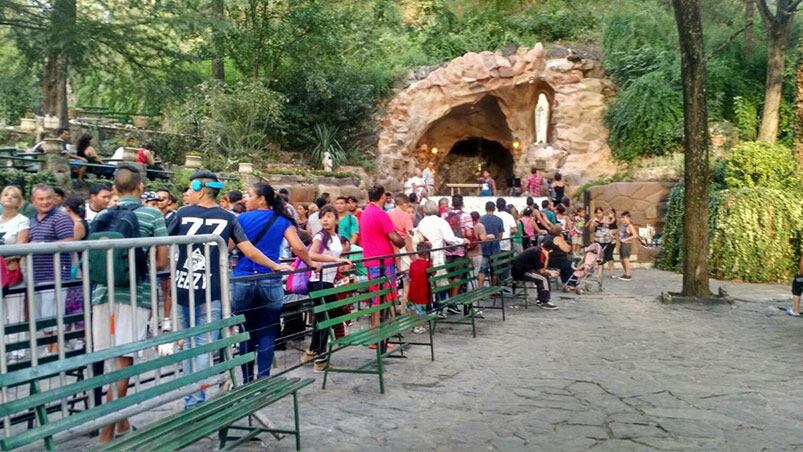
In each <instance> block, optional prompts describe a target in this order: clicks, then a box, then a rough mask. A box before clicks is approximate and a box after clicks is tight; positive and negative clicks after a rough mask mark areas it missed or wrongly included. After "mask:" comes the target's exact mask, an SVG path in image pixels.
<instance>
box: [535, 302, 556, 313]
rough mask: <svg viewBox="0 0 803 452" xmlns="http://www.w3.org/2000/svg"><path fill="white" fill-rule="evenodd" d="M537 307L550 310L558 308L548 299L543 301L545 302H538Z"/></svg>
mask: <svg viewBox="0 0 803 452" xmlns="http://www.w3.org/2000/svg"><path fill="white" fill-rule="evenodd" d="M538 307H539V308H541V309H548V310H550V311H554V310H556V309H558V307H557V306H555V305H554V304H552V303H550V302H548V301H547V302H545V303H538Z"/></svg>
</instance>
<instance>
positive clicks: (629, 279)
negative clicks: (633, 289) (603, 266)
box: [619, 275, 633, 281]
mask: <svg viewBox="0 0 803 452" xmlns="http://www.w3.org/2000/svg"><path fill="white" fill-rule="evenodd" d="M619 279H621V280H622V281H632V280H633V277H632V276H630V275H622V276H620V277H619Z"/></svg>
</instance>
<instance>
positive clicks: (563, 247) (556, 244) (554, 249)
mask: <svg viewBox="0 0 803 452" xmlns="http://www.w3.org/2000/svg"><path fill="white" fill-rule="evenodd" d="M560 232H561V227H560V226H558V225H554V226H552V229H551V230H550V231H549V235H548V236H547V237H546V239H544V243H543V245H542V247H543V248H544V249H545V250H547V251H549V267H550V268H556V269H558V270H560V280H561V281H563V282H564V283H565V282H566V281H568V280H569V278H571V276H572V273H574V269H573V268H572V261H571V258H570V257H569V254H568V253H569V252H571V249H572V246H571V245H569V244H568V243H566V240H564V239H563V237H562V236H561V234H560Z"/></svg>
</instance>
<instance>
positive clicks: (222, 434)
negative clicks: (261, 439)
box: [217, 418, 251, 450]
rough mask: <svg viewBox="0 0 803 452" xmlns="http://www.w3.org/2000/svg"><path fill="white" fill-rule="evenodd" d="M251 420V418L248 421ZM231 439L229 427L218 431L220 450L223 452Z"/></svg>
mask: <svg viewBox="0 0 803 452" xmlns="http://www.w3.org/2000/svg"><path fill="white" fill-rule="evenodd" d="M248 420H249V421H250V420H251V419H250V418H249V419H248ZM228 438H229V429H228V427H226V428H223V429H220V430H218V432H217V440H218V443H220V444H219V445H218V450H223V449H224V448H225V447H226V440H227V439H228Z"/></svg>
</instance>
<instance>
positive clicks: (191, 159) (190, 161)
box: [184, 154, 201, 169]
mask: <svg viewBox="0 0 803 452" xmlns="http://www.w3.org/2000/svg"><path fill="white" fill-rule="evenodd" d="M184 167H186V168H194V169H199V168H201V156H200V155H199V154H187V155H186V156H185V157H184Z"/></svg>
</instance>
